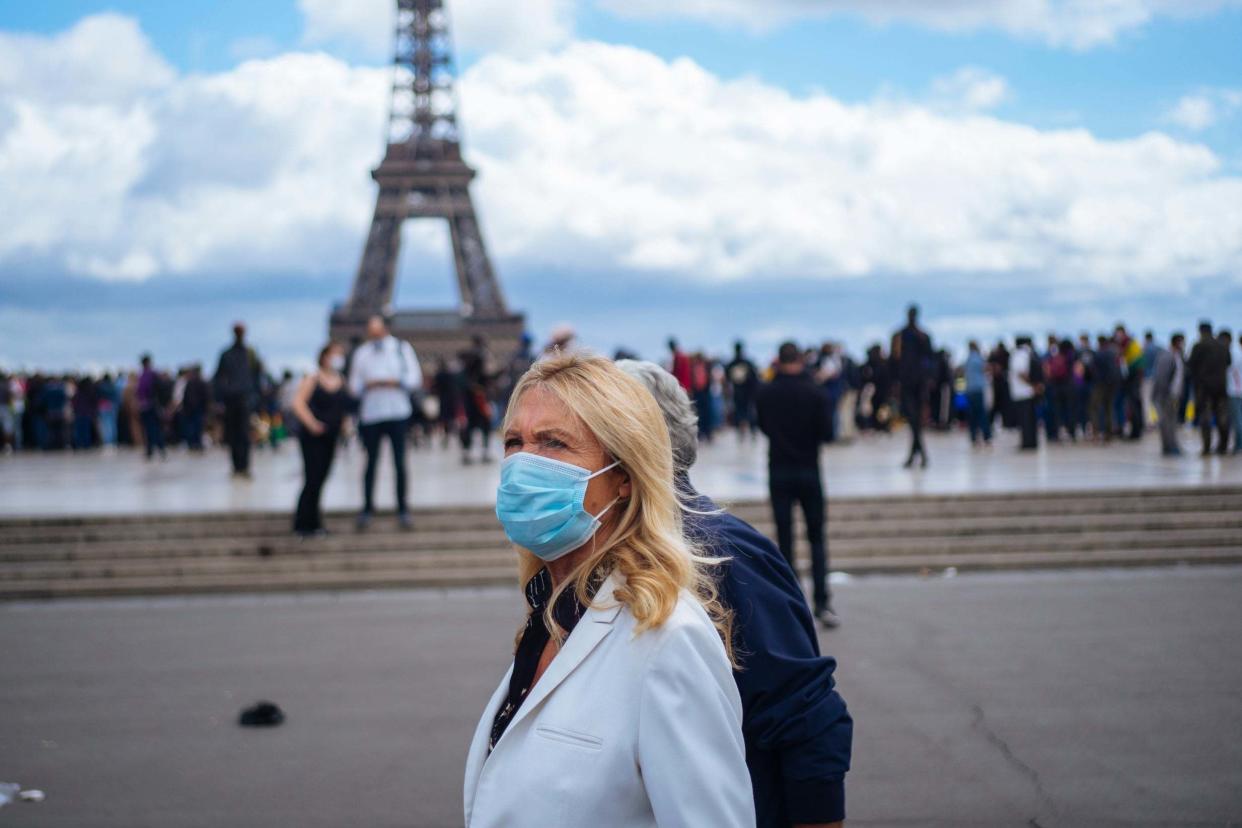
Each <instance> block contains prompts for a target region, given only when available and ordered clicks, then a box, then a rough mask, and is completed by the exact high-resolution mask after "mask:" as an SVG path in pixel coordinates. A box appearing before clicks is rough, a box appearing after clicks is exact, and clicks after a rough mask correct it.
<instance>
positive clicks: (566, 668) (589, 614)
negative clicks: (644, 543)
mask: <svg viewBox="0 0 1242 828" xmlns="http://www.w3.org/2000/svg"><path fill="white" fill-rule="evenodd" d="M616 577H617V576H616V575H615V574H614V575H609V576H608V578H606V579H605V580H604V583H602V584H600V588H599V590H598V591H597V592H596V593H595V600H594V601H592V602H591V603H592V605H593V606H592V607H591V608H590V609H588V610H587V611H586V615H584V616H582V620H581V621H579V622H578V624H577V626H575V627H574V631H573V632H572V633H570V634H569V638H567V639H566V640H565V644H564V645H563V646H562V647H561V651H560V652H559V653H557V654H556V658H554V659H552V663H551V664H549V665H548V669H547V670H545V671H544V674H543V675H542V676H540V677H539V681H537V682H536V683H535V686H534V688H532V689H531V691H530V695H529V696H527V697H526V700H525V701H524V702H522V706H521V707H519V708H518V711H517V713H515V714H514V716H513V720H512V721H510V722H509V726H508V727H507V728H506V729H505V733H504V735H503V736H501V737H500V742H498V743H497V744H496V748H495V749H496V750H499V749H500V745H501V744H503V743H504V741H505V737H507V736H508V735H509V734H510V733H512V732H513V731H514V729H515V728H516V727H517V725H518V722H520V721H522V719H524V718H526V717H527V716H529V715H530V714H531V713H532V712H533V711H534V710H535V709H536V708H538V707H539V705H540V704H541V703H542V702H543V700H544V699H546V698H547V697H548V695H549V694H550V693H551V692H552V691H553V690H555V689H556V688H557V686H558V685H559V684H560V683H561V682H563V681H564V680H565V679H566V677H567V676H569V674H570V673H572V672H573V671H574V668H576V667H577V666H578V665H579V664H581V663H582V662H583V661H584V660H585V659H586V657H587V656H588V655H590V654H591V651H592V650H594V649H595V648H596V646H598V645H599V643H600V642H601V641H603V640H604V638H605V637H606V636H607V635H608V633H610V632H612V625H613V622H614V621H616V619H617V615H618V614H619V613H620V612H621V606H620V604H618V603H617V601H616V599H615V598H613V591H614V590H615V589H616V581H615V580H614V579H615V578H616ZM596 606H598V607H599V608H596Z"/></svg>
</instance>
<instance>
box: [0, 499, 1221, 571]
mask: <svg viewBox="0 0 1242 828" xmlns="http://www.w3.org/2000/svg"><path fill="white" fill-rule="evenodd" d="M756 528H757V529H759V531H760V532H763V533H764V534H766V535H767V536H768V537H773V536H774V535H775V527H774V526H772V525H771V524H770V523H759V524H757V526H756ZM1152 532H1158V533H1166V536H1170V537H1171V536H1173V535H1174V534H1175V533H1180V532H1189V533H1191V536H1192V537H1199V536H1201V535H1202V534H1203V533H1210V534H1212V535H1213V536H1215V535H1217V534H1233V535H1235V536H1237V537H1242V512H1239V513H1233V512H1188V513H1184V514H1140V515H1055V516H1054V515H1049V516H1043V517H1032V516H1019V517H1004V518H995V517H980V518H975V519H972V520H969V521H964V520H960V519H920V520H911V521H893V522H882V521H875V522H870V523H860V524H857V525H853V524H849V525H845V526H842V525H839V524H835V523H833V522H831V521H830V522H829V527H828V539H829V544H830V546H831V547H833V548H834V549H835V548H843V549H859V550H865V549H873V548H882V549H887V548H890V547H894V546H897V547H905V546H908V545H910V544H916V545H924V544H930V545H931V546H940V545H944V544H946V543H954V544H956V543H958V542H960V541H965V540H969V541H970V542H972V543H983V544H987V545H997V546H1004V545H1007V544H1009V543H1011V542H1017V543H1020V542H1023V541H1022V539H1023V538H1024V537H1039V538H1048V539H1049V541H1048V542H1049V543H1053V541H1052V540H1051V538H1052V537H1054V536H1055V537H1058V538H1062V539H1063V540H1064V539H1068V540H1067V542H1069V543H1083V542H1086V539H1091V542H1092V543H1098V542H1104V543H1107V542H1110V541H1111V540H1112V539H1114V538H1133V537H1134V536H1135V533H1143V534H1144V535H1146V534H1147V533H1152ZM801 535H802V530H801V528H800V527H798V528H797V531H796V533H795V537H800V536H801ZM508 548H509V543H508V541H507V539H506V538H505V536H504V533H503V532H501V531H500V530H499V529H498V528H495V529H492V530H490V531H470V532H467V531H461V532H434V531H415V532H368V533H365V534H358V533H354V532H346V533H342V534H338V535H333V536H329V537H326V538H318V539H314V540H310V541H302V540H299V539H297V538H294V537H292V536H289V535H287V534H286V535H282V536H280V537H278V538H266V537H263V536H260V537H210V538H208V537H204V538H189V539H167V540H141V541H104V542H96V543H89V542H82V541H79V542H75V543H65V544H44V543H35V544H20V545H19V544H10V545H8V546H4V547H0V572H2V571H3V568H4V567H6V565H7V566H8V567H10V568H11V567H14V566H18V565H28V564H32V563H37V562H43V561H63V562H74V561H77V562H87V561H119V560H141V559H167V560H174V561H175V560H183V559H198V558H232V557H255V558H281V557H287V556H292V557H295V558H299V557H305V556H306V555H308V554H314V555H329V554H342V555H354V554H359V553H366V552H386V553H408V554H413V553H420V552H427V551H436V552H454V551H463V552H465V551H476V550H480V551H487V550H492V551H498V550H503V551H506V553H507V550H508Z"/></svg>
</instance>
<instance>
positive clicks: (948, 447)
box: [0, 430, 1242, 516]
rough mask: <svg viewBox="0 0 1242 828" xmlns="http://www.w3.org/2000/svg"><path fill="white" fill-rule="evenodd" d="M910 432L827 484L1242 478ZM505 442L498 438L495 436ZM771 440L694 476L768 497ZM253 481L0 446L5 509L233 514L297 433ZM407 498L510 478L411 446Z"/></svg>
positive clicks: (450, 498) (1188, 482) (1166, 462)
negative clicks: (922, 465)
mask: <svg viewBox="0 0 1242 828" xmlns="http://www.w3.org/2000/svg"><path fill="white" fill-rule="evenodd" d="M907 439H908V438H907V436H906V434H905V433H904V432H898V433H897V434H894V435H868V436H865V437H863V438H860V439H858V440H855V441H854V442H852V443H851V444H849V445H841V446H829V447H827V448H825V450H824V452H823V455H822V457H823V467H824V475H825V479H826V481H827V486H828V492H829V494H830V495H842V496H846V495H849V496H854V495H873V496H884V495H893V496H897V495H917V494H969V493H975V494H980V493H986V492H1010V491H1050V490H1066V489H1072V490H1077V489H1096V488H1145V487H1164V486H1176V487H1187V486H1190V487H1193V486H1203V485H1227V484H1242V457H1225V458H1221V457H1215V456H1213V457H1210V458H1200V457H1198V456H1197V452H1196V450H1195V449H1194V448H1193V446H1194V435H1193V434H1192V433H1191V432H1190V431H1189V430H1187V431H1186V433H1185V434H1184V436H1183V441H1184V443H1185V446H1186V451H1187V454H1186V456H1183V457H1180V458H1172V459H1170V458H1163V457H1161V456H1160V451H1159V442H1158V440H1157V439H1156V436H1155V435H1154V434H1149V435H1148V436H1147V437H1146V438H1145V439H1144V440H1143V441H1142V442H1141V443H1127V442H1118V443H1114V444H1112V445H1109V446H1107V447H1104V446H1095V445H1051V446H1049V445H1044V446H1042V447H1041V448H1040V450H1039V451H1038V452H1036V453H1033V454H1022V453H1019V452H1017V451H1016V448H1015V447H1016V440H1017V438H1016V435H1014V434H1012V433H1002V434H1001V435H1000V436H999V437H998V439H997V441H996V446H995V448H993V449H991V450H978V451H975V450H972V449H971V448H970V446H969V443H968V441H967V439H966V437H965V435H963V434H961V433H952V434H930V435H928V446H929V452H930V454H931V467H930V468H929V469H927V470H918V469H915V470H905V469H902V468H901V462H902V460H904V458H905V454H906V450H907V446H908V443H907ZM494 442H495V441H494ZM766 451H767V450H766V444H765V443H764V441H763V440H762V438H761V439H760V440H759V441H757V442H755V443H748V444H745V445H739V444H738V441H737V439H736V437H735V436H734V435H733V434H732V433H725V434H722V435H720V437H719V438H718V439H717V441H716V442H715V444H713V445H705V446H702V447H701V449H700V453H699V457H700V459H699V462H698V464H697V465H696V466H695V467H694V470H693V474H692V477H693V479H694V482H695V484H696V485H697V486H698V487H699V489H700V490H702V491H703V492H705V493H708V494H711V495H713V496H714V497H716V498H718V499H722V500H726V501H728V500H749V499H762V498H766V497H767V454H766ZM363 465H364V455H363V453H362V451H361V448H360V446H358V445H357V444H356V443H354V444H351V445H349V446H347V447H346V448H344V449H343V450H342V451H339V452H338V454H337V458H336V463H335V465H334V466H333V469H332V474H331V477H330V478H329V480H328V483H327V486H326V487H325V489H324V507H325V508H327V509H345V510H354V509H357V508H358V507H359V506H360V504H361V480H362V468H363ZM253 468H254V479H253V480H251V481H245V480H238V479H234V478H231V477H230V475H229V473H228V455H227V452H225V451H224V450H223V449H214V450H209V451H207V452H206V453H205V454H203V455H201V456H195V455H190V454H188V453H187V452H185V451H184V450H182V449H174V450H173V451H172V452H170V454H169V457H168V460H166V461H160V460H156V461H153V462H149V463H148V462H146V461H144V460H143V458H142V455H141V453H140V452H137V451H134V450H122V451H121V452H119V453H117V454H114V455H105V454H102V453H98V452H95V453H89V454H85V455H74V454H71V453H56V454H47V455H44V454H37V453H31V454H22V455H16V456H7V457H5V456H0V492H2V493H3V496H2V497H0V516H18V515H74V514H84V515H85V514H90V515H101V514H136V513H137V514H141V513H155V512H159V513H181V512H225V511H230V512H231V511H273V510H275V511H283V510H290V511H292V509H293V506H294V504H295V503H296V501H297V496H298V492H299V490H300V488H301V485H302V461H301V457H300V455H299V453H298V446H297V444H296V442H292V441H290V442H287V443H285V444H284V445H283V446H282V447H281V448H280V450H279V451H275V452H273V451H271V450H262V451H256V452H255V455H254V461H253ZM408 468H409V500H410V505H411V506H414V507H435V506H449V505H483V504H488V503H491V502H492V499H493V497H494V493H495V490H496V483H497V480H498V478H499V471H498V468H497V465H496V464H495V463H493V464H490V465H473V466H462V465H461V462H460V459H459V454H458V452H457V451H456V449H455V448H449V449H443V448H441V447H439V445H438V444H437V445H436V446H434V447H431V448H424V449H421V450H411V451H410V453H409V465H408ZM376 486H377V488H376V494H377V503H378V508H380V509H384V508H392V506H393V503H394V496H393V482H392V461H391V456H390V455H388V454H387V447H385V455H384V458H383V460H382V462H381V465H380V472H379V479H378V481H377V484H376Z"/></svg>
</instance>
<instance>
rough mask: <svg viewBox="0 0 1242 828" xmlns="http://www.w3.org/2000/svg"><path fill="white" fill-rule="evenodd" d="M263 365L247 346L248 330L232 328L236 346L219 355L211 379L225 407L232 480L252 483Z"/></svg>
mask: <svg viewBox="0 0 1242 828" xmlns="http://www.w3.org/2000/svg"><path fill="white" fill-rule="evenodd" d="M262 373H263V365H262V364H261V363H260V362H259V358H258V357H257V356H256V355H255V353H254V351H253V350H251V349H250V348H249V347H247V346H246V326H245V325H243V324H242V323H241V322H237V323H235V324H234V325H233V344H232V345H230V346H229V347H228V348H226V349H225V350H224V352H223V353H221V354H220V364H219V365H217V366H216V375H215V376H214V377H213V378H212V384H213V385H214V386H215V388H214V389H213V390H214V391H215V395H216V400H218V401H219V402H220V404H221V405H223V406H224V441H225V442H226V443H228V444H229V453H230V455H231V457H232V460H233V476H234V477H243V478H246V479H250V413H251V412H252V411H253V410H254V406H255V403H256V402H257V401H258V399H259V378H260V377H261V376H262Z"/></svg>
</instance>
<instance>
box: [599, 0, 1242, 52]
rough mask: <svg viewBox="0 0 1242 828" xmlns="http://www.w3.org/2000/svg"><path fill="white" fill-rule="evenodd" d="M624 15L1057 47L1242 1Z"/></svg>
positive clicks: (685, 3)
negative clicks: (1005, 37)
mask: <svg viewBox="0 0 1242 828" xmlns="http://www.w3.org/2000/svg"><path fill="white" fill-rule="evenodd" d="M599 2H600V3H601V4H602V5H604V6H605V7H607V8H609V9H611V10H612V11H614V12H616V13H617V14H621V15H625V16H636V17H686V18H694V19H702V20H707V21H711V22H714V23H718V24H723V25H735V26H743V27H746V28H752V29H760V30H761V29H765V28H770V27H772V26H780V25H783V24H786V23H789V22H791V21H794V20H797V19H800V18H812V17H828V16H830V15H836V14H848V15H854V16H858V17H863V18H865V19H867V20H869V21H871V22H873V23H876V24H880V25H886V24H890V23H912V24H916V25H920V26H927V27H930V28H932V29H936V30H939V31H948V32H964V31H975V30H979V29H999V30H1001V31H1004V32H1007V33H1009V34H1012V35H1016V36H1018V37H1022V38H1027V39H1033V40H1040V41H1043V42H1046V43H1049V44H1051V45H1054V46H1066V47H1070V48H1075V49H1086V48H1090V47H1092V46H1098V45H1100V44H1104V43H1111V42H1112V41H1114V40H1115V39H1116V38H1117V36H1118V35H1120V34H1122V33H1124V32H1127V31H1131V30H1134V29H1137V28H1140V27H1142V26H1144V25H1146V24H1147V23H1149V22H1150V21H1151V20H1152V19H1153V18H1155V17H1157V16H1171V17H1188V16H1194V15H1199V14H1208V13H1211V12H1213V11H1216V10H1218V9H1222V8H1227V7H1237V6H1240V5H1242V0H1108V1H1107V2H1101V1H1100V0H762V2H755V0H599Z"/></svg>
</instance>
